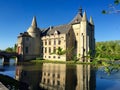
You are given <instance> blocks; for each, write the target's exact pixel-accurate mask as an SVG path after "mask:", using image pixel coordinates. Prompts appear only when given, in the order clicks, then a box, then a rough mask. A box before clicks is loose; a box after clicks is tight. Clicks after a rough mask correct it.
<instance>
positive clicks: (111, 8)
mask: <svg viewBox="0 0 120 90" xmlns="http://www.w3.org/2000/svg"><path fill="white" fill-rule="evenodd" d="M119 4H120V0H114V4H109V6H108V10H102V13H103V14H111V13H120V10H119V9H117V8H116V6H117V5H119Z"/></svg>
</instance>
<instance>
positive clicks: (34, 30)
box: [27, 16, 40, 37]
mask: <svg viewBox="0 0 120 90" xmlns="http://www.w3.org/2000/svg"><path fill="white" fill-rule="evenodd" d="M27 32H28V33H29V35H31V37H39V36H40V30H39V28H38V27H37V21H36V17H35V16H34V17H33V20H32V23H31V26H30V27H29V28H28V30H27Z"/></svg>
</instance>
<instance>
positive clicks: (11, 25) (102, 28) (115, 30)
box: [0, 0, 120, 50]
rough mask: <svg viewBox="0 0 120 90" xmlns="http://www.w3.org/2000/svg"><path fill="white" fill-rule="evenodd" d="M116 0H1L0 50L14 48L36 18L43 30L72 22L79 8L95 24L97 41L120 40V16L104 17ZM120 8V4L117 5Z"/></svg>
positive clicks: (109, 15)
mask: <svg viewBox="0 0 120 90" xmlns="http://www.w3.org/2000/svg"><path fill="white" fill-rule="evenodd" d="M113 1H114V0H0V41H1V42H0V49H2V50H3V49H5V48H7V47H12V46H14V44H15V43H16V42H17V36H18V35H19V33H21V32H24V31H27V29H28V28H29V26H30V25H31V21H32V18H33V16H36V18H37V23H38V27H39V28H47V27H49V26H56V25H61V24H67V23H69V22H70V21H71V20H72V19H73V18H74V16H75V15H76V14H77V12H78V9H79V7H82V8H83V11H84V10H85V11H86V13H87V18H88V20H89V18H90V16H92V17H93V20H94V23H95V38H96V41H108V40H120V13H118V14H108V15H103V14H102V13H101V11H102V10H103V9H108V5H109V4H113ZM117 8H118V9H120V5H119V6H117Z"/></svg>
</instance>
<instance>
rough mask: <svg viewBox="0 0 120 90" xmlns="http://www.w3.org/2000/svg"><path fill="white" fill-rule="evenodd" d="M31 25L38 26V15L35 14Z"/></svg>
mask: <svg viewBox="0 0 120 90" xmlns="http://www.w3.org/2000/svg"><path fill="white" fill-rule="evenodd" d="M31 26H32V27H34V28H37V21H36V17H35V16H34V17H33V20H32V23H31Z"/></svg>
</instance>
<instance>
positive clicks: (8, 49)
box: [5, 44, 17, 52]
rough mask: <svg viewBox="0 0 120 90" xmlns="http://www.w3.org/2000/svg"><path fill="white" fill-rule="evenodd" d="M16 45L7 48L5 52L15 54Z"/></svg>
mask: <svg viewBox="0 0 120 90" xmlns="http://www.w3.org/2000/svg"><path fill="white" fill-rule="evenodd" d="M16 48H17V45H16V44H15V45H14V47H8V48H6V49H5V51H6V52H16Z"/></svg>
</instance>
